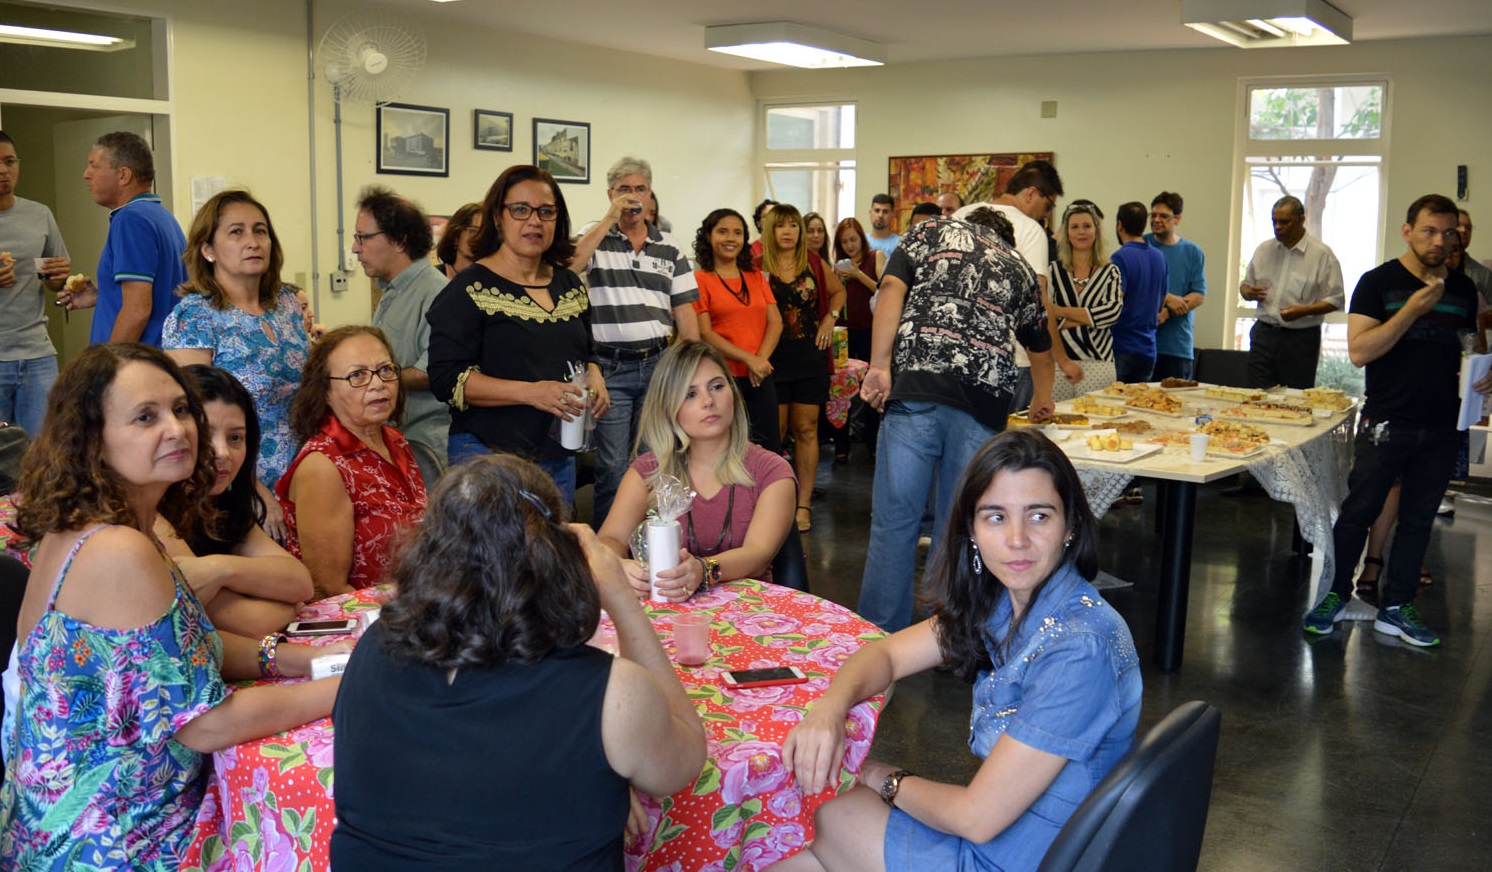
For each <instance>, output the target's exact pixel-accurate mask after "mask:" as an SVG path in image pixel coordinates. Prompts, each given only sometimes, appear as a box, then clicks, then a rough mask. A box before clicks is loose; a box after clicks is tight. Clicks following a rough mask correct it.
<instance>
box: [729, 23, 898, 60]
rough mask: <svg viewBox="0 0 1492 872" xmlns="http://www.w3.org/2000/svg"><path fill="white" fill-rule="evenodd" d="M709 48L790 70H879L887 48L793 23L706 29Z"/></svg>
mask: <svg viewBox="0 0 1492 872" xmlns="http://www.w3.org/2000/svg"><path fill="white" fill-rule="evenodd" d="M705 48H707V49H709V50H710V51H718V52H722V53H724V54H731V55H736V56H737V57H743V58H752V59H753V60H759V61H767V62H768V63H773V64H784V65H786V66H790V67H804V68H807V69H822V68H829V67H878V66H881V65H882V64H884V63H885V62H886V49H885V46H882V45H880V44H879V43H874V42H870V41H869V40H864V39H856V38H855V37H853V36H845V35H844V34H841V33H835V32H833V31H831V30H820V29H819V28H817V27H809V26H807V25H804V24H795V23H793V22H791V21H766V22H762V23H760V24H723V25H718V26H715V27H706V28H705Z"/></svg>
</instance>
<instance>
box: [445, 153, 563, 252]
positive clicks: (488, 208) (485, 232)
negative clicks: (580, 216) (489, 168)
mask: <svg viewBox="0 0 1492 872" xmlns="http://www.w3.org/2000/svg"><path fill="white" fill-rule="evenodd" d="M523 182H543V183H544V184H546V185H548V186H549V190H550V191H553V192H554V208H556V209H558V210H559V215H557V216H556V217H555V219H554V241H553V242H551V243H549V247H548V248H547V249H545V250H544V256H543V261H544V263H547V264H549V265H550V266H552V267H555V268H556V269H569V267H570V258H571V257H573V256H574V255H575V243H573V242H571V241H570V208H569V207H568V206H566V205H565V192H564V191H561V190H560V186H559V183H558V182H556V181H555V180H554V176H552V175H550V174H549V171H548V170H545V169H541V168H539V167H536V166H534V165H532V164H518V165H517V166H511V167H508V168H507V169H505V170H503V171H502V174H501V175H499V176H498V177H497V178H496V179H494V180H493V181H492V187H490V188H488V189H487V197H486V198H485V199H484V200H482V229H481V230H480V231H478V233H477V238H476V239H473V240H472V242H471V256H472V259H473V260H481V259H482V258H484V257H486V256H487V255H489V254H493V253H495V252H496V251H497V250H498V249H499V248H501V247H502V244H503V204H504V203H506V202H507V201H508V189H509V188H511V187H513V186H514V185H517V184H521V183H523ZM581 266H584V264H581Z"/></svg>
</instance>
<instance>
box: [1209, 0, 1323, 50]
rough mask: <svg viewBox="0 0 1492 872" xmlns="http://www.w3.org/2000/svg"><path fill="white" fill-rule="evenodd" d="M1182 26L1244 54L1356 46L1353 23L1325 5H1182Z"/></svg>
mask: <svg viewBox="0 0 1492 872" xmlns="http://www.w3.org/2000/svg"><path fill="white" fill-rule="evenodd" d="M1181 23H1182V24H1185V25H1186V26H1187V27H1190V28H1191V29H1193V30H1195V31H1197V32H1198V33H1205V34H1207V35H1208V36H1210V37H1213V38H1214V39H1220V40H1222V41H1223V42H1226V43H1228V44H1229V45H1236V46H1238V47H1239V48H1289V47H1292V46H1304V45H1346V44H1347V43H1350V42H1351V41H1352V17H1351V16H1350V15H1348V14H1347V13H1345V12H1343V11H1342V10H1340V9H1338V8H1336V7H1335V6H1332V5H1331V4H1330V3H1327V2H1326V0H1182V2H1181Z"/></svg>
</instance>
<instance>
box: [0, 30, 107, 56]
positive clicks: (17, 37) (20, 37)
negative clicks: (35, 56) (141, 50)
mask: <svg viewBox="0 0 1492 872" xmlns="http://www.w3.org/2000/svg"><path fill="white" fill-rule="evenodd" d="M0 42H10V43H15V44H16V45H39V46H44V47H46V48H76V49H83V50H85V51H120V50H121V49H127V48H134V47H135V41H134V40H133V39H122V38H120V37H117V36H104V35H103V34H99V33H75V32H73V31H70V30H48V29H47V28H44V27H21V26H20V25H16V24H0Z"/></svg>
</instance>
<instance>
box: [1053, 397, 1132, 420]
mask: <svg viewBox="0 0 1492 872" xmlns="http://www.w3.org/2000/svg"><path fill="white" fill-rule="evenodd" d="M1063 405H1065V406H1067V408H1068V409H1071V410H1072V411H1073V412H1074V413H1076V414H1079V415H1087V416H1088V417H1090V418H1122V417H1124V416H1125V415H1128V414H1129V410H1128V409H1126V408H1124V406H1123V405H1122V404H1119V403H1106V402H1103V401H1102V400H1097V399H1094V398H1093V397H1078V398H1077V399H1075V400H1073V401H1072V402H1071V403H1064V404H1063Z"/></svg>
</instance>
